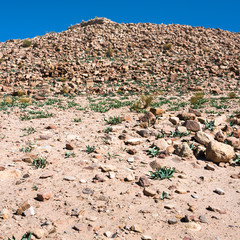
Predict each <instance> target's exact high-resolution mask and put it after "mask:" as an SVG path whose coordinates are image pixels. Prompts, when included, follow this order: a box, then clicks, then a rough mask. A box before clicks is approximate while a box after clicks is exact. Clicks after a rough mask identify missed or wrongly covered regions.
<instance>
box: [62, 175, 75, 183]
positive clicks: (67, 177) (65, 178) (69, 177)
mask: <svg viewBox="0 0 240 240" xmlns="http://www.w3.org/2000/svg"><path fill="white" fill-rule="evenodd" d="M63 179H64V180H66V181H69V182H71V181H74V180H76V178H75V177H73V176H65V177H64V178H63Z"/></svg>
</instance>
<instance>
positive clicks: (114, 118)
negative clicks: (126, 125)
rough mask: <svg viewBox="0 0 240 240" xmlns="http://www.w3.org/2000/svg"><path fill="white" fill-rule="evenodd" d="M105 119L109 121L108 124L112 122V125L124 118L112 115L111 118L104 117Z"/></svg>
mask: <svg viewBox="0 0 240 240" xmlns="http://www.w3.org/2000/svg"><path fill="white" fill-rule="evenodd" d="M104 121H105V122H107V124H110V125H117V124H119V123H121V122H122V120H121V118H120V117H119V116H114V117H110V118H109V120H107V119H104Z"/></svg>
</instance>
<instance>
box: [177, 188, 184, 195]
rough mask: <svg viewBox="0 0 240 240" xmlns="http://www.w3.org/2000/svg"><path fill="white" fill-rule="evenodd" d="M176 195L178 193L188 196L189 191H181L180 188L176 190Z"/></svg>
mask: <svg viewBox="0 0 240 240" xmlns="http://www.w3.org/2000/svg"><path fill="white" fill-rule="evenodd" d="M175 193H178V194H186V193H187V191H186V190H185V189H180V188H178V189H176V190H175Z"/></svg>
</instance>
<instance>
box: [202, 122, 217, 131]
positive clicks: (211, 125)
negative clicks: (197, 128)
mask: <svg viewBox="0 0 240 240" xmlns="http://www.w3.org/2000/svg"><path fill="white" fill-rule="evenodd" d="M204 125H205V126H204V127H203V131H205V130H207V129H208V130H210V131H213V130H214V127H215V121H214V120H213V121H206V122H205V124H204Z"/></svg>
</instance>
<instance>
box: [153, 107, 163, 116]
mask: <svg viewBox="0 0 240 240" xmlns="http://www.w3.org/2000/svg"><path fill="white" fill-rule="evenodd" d="M150 112H151V113H153V114H154V115H155V116H162V115H163V113H164V112H165V110H164V109H161V108H150Z"/></svg>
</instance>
